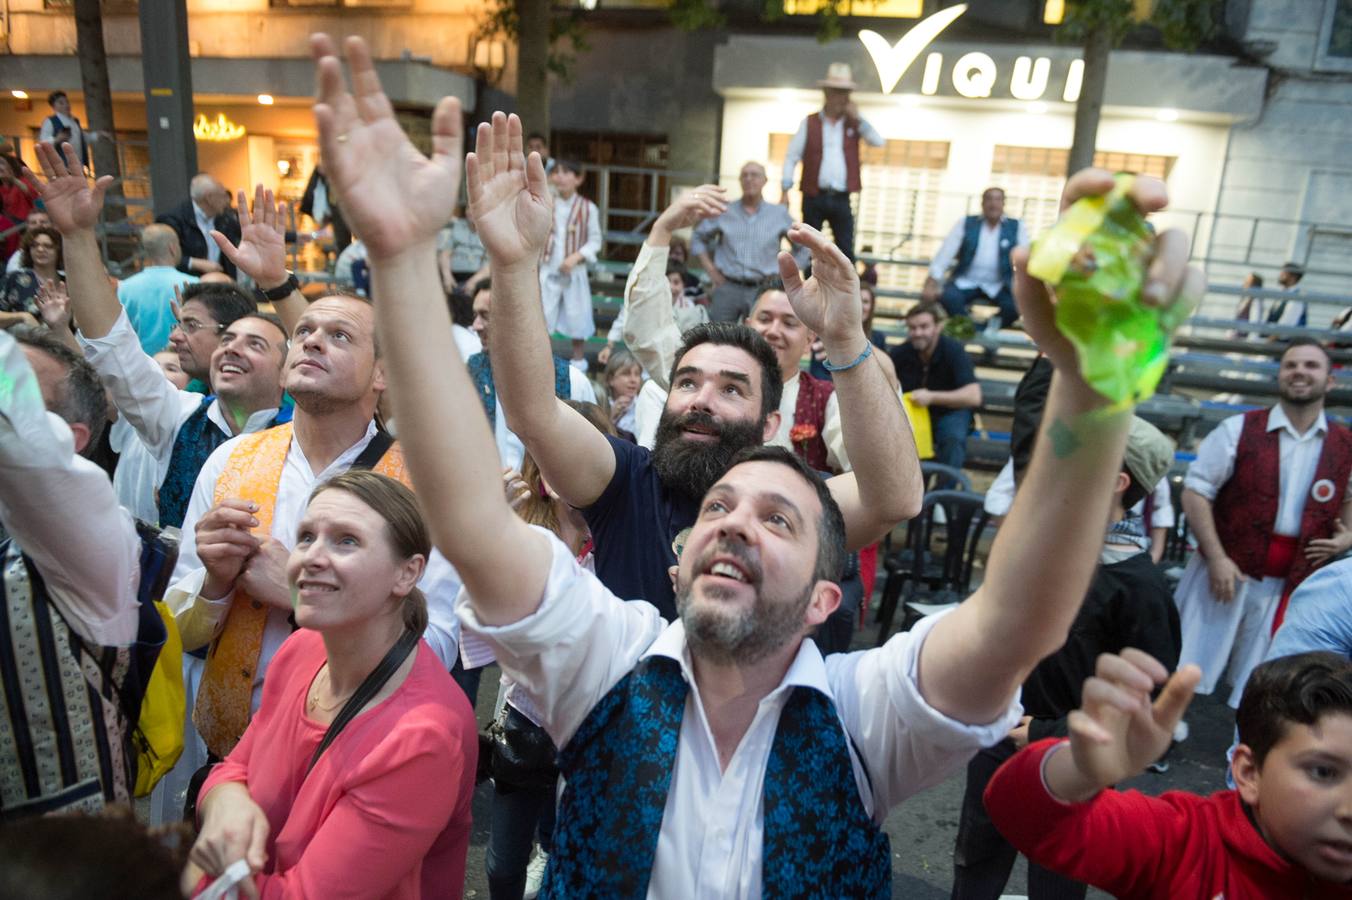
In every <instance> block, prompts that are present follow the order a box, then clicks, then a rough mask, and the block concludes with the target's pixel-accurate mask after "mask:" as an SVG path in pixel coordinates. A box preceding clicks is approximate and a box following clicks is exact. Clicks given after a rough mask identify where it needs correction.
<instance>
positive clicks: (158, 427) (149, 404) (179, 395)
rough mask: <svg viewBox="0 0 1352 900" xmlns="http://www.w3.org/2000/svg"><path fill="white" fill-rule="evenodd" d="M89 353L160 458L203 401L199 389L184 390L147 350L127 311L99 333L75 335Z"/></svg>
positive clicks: (120, 405) (110, 390)
mask: <svg viewBox="0 0 1352 900" xmlns="http://www.w3.org/2000/svg"><path fill="white" fill-rule="evenodd" d="M77 337H78V339H79V341H80V346H81V347H82V348H83V349H84V354H85V359H87V360H89V363H90V364H91V365H92V366H93V367H94V369H95V370H96V371H97V372H98V373H99V378H101V379H102V380H103V386H104V387H105V388H107V389H108V393H109V394H110V395H112V398H113V404H114V405H115V406H116V407H117V411H118V412H119V413H121V414H122V415H123V416H124V417H125V418H126V420H127V422H128V423H129V424H130V425H131V427H132V428H134V429H136V434H137V435H138V436H139V437H140V438H141V443H143V444H145V445H146V449H147V450H149V451H150V453H151V455H152V456H154V457H155V458H156V459H159V458H160V457H162V456H167V454H168V453H169V450H170V449H171V448H172V447H173V444H174V438H175V437H176V436H177V435H178V428H179V425H181V424H182V423H183V420H184V419H185V418H186V417H187V414H188V413H190V412H192V410H194V409H196V408H197V407H198V405H199V404H201V402H202V395H201V394H194V393H192V392H190V391H180V390H178V389H177V388H175V387H174V386H173V385H172V384H170V383H169V380H168V379H167V378H165V377H164V372H163V371H162V370H161V369H160V367H159V365H158V364H157V363H156V362H155V360H153V359H151V358H150V357H149V356H146V354H145V351H143V350H142V349H141V343H140V341H138V340H137V338H136V332H135V331H134V330H132V327H131V322H130V321H129V320H128V319H127V314H126V312H125V311H124V312H122V313H120V314H119V315H118V317H117V321H116V323H114V325H113V327H112V330H110V331H109V332H108V333H107V334H106V335H104V336H103V337H101V338H88V337H85V336H84V335H83V334H81V335H77Z"/></svg>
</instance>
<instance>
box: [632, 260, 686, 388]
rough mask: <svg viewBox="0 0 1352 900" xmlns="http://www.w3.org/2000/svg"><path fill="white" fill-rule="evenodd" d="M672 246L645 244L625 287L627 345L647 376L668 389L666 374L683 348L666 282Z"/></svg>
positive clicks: (669, 290) (669, 289) (659, 385)
mask: <svg viewBox="0 0 1352 900" xmlns="http://www.w3.org/2000/svg"><path fill="white" fill-rule="evenodd" d="M669 253H670V248H669V247H665V246H663V247H653V246H651V245H649V244H647V243H645V244H644V245H643V246H642V247H641V248H640V249H639V251H638V260H637V261H635V263H634V268H633V269H631V270H630V271H629V280H628V281H627V282H625V285H624V313H625V320H624V345H625V346H626V347H628V348H629V352H630V353H633V354H634V358H635V359H637V360H638V362H639V365H641V366H643V368H644V370H645V371H646V372H647V373H648V377H649V378H651V379H652V380H653V381H655V382H657V386H658V387H660V388H662V389H663V390H666V389H667V387H668V385H667V375H668V374H669V373H670V372H671V364H672V363H673V362H675V361H676V351H677V350H678V349H679V348H680V346H681V330H680V328H678V327H677V325H676V315H675V313H673V312H672V311H671V287H670V285H669V284H668V283H667V258H668V254H669Z"/></svg>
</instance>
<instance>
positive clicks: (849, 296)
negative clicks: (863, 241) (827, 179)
mask: <svg viewBox="0 0 1352 900" xmlns="http://www.w3.org/2000/svg"><path fill="white" fill-rule="evenodd" d="M788 237H789V241H791V242H792V243H794V244H799V245H801V246H803V247H806V248H807V249H808V250H809V251H810V252H811V253H812V277H811V278H809V279H807V280H806V281H804V280H803V276H802V274H801V273H800V272H799V271H798V264H797V263H796V262H794V260H793V257H792V256H791V255H789V254H788V253H782V252H781V253H780V254H779V274H780V277H781V278H782V279H783V281H784V292H785V293H786V294H787V295H788V297H789V304H790V305H792V306H793V311H794V313H795V314H796V315H797V316H798V318H799V320H800V321H801V322H802V323H803V324H804V325H806V326H807V327H808V328H810V329H812V330H813V331H815V332H816V333H817V334H819V335H821V337H822V339H823V340H824V341H831V340H833V339H839V340H850V339H852V338H856V337H857V336H858V335H860V334H863V328H864V326H863V312H864V311H863V306H862V304H861V302H860V300H859V273H857V272H856V271H855V270H854V264H853V263H851V262H850V260H849V257H847V256H846V255H845V254H844V253H842V252H841V250H840V248H839V247H837V246H836V245H835V244H833V243H832V242H830V241H828V240H827V239H826V236H825V235H823V234H822V233H821V232H820V231H818V230H817V229H815V228H812V227H811V226H808V225H802V224H799V225H794V226H793V227H792V228H790V229H789V234H788Z"/></svg>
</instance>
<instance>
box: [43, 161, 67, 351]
mask: <svg viewBox="0 0 1352 900" xmlns="http://www.w3.org/2000/svg"><path fill="white" fill-rule="evenodd" d="M44 146H45V145H44ZM35 302H36V303H37V307H38V315H39V316H41V317H42V321H43V323H45V324H46V326H47V327H48V328H50V329H52V330H53V331H61V330H64V331H71V330H72V329H71V326H70V322H71V311H70V293H69V292H68V291H67V290H66V283H65V282H64V281H62V280H61V279H59V278H53V279H52V280H51V281H45V282H43V284H42V287H40V288H38V295H37V297H36V298H35Z"/></svg>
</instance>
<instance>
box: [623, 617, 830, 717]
mask: <svg viewBox="0 0 1352 900" xmlns="http://www.w3.org/2000/svg"><path fill="white" fill-rule="evenodd" d="M649 656H665V657H666V658H667V659H674V660H675V661H676V663H677V664H678V665H679V666H680V667H681V675H682V676H683V677H684V678H685V680H686V683H687V684H692V685H693V684H694V683H695V670H694V667H693V666H692V665H691V662H690V645H689V644H688V643H687V642H686V639H685V624H684V623H683V622H681V620H680V619H677V620H676V621H675V622H672V623H671V624H669V625H668V626H667V627H666V628H664V629H663V630H662V633H661V634H659V635H658V636H657V640H655V641H653V642H652V643H651V644H649V645H648V649H647V650H645V651H643V655H642V656H641V657H639V658H640V659H646V658H647V657H649ZM795 687H807V688H813V689H814V690H818V691H821V692H822V693H823V694H825V695H826V696H827V697H831V698H832V701H833V702H834V696H833V695H832V693H831V685H830V683H829V682H828V681H827V680H826V663H825V662H824V661H823V660H822V654H821V651H820V650H818V649H817V644H816V643H815V642H814V641H811V640H809V639H807V638H804V639H803V642H802V643H801V644H800V645H799V646H798V655H797V656H795V657H794V658H793V662H792V663H791V664H790V665H789V670H788V671H787V672H785V673H784V679H783V680H782V681H780V682H779V686H778V687H776V688H775V689H774V690H773V691H771V692H770V693H769V694H767V695H766V696H765V698H764V699H763V700H761V702H762V703H764V702H765V701H766V700H771V699H773V698H775V697H777V696H779V695H780V694H783V693H786V692H787V691H788V690H789V689H790V688H795Z"/></svg>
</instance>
